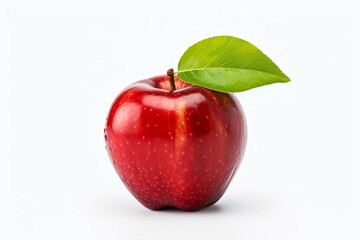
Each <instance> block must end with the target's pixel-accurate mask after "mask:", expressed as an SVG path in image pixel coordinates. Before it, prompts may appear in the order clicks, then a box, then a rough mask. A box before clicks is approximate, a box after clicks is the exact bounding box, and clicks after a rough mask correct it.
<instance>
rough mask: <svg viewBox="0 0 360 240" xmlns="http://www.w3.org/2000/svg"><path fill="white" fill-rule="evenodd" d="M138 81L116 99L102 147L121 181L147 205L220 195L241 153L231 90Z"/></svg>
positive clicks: (197, 205) (193, 203)
mask: <svg viewBox="0 0 360 240" xmlns="http://www.w3.org/2000/svg"><path fill="white" fill-rule="evenodd" d="M175 85H176V90H175V91H173V92H172V91H170V83H169V81H168V77H167V76H157V77H153V78H149V79H146V80H142V81H138V82H135V83H134V84H132V85H130V86H129V87H128V88H126V89H125V90H124V91H123V92H121V93H120V94H119V95H118V96H117V98H116V99H115V101H114V102H113V104H112V106H111V109H110V112H109V114H108V118H107V120H106V126H105V130H104V132H105V141H106V149H107V151H108V154H109V156H110V159H111V161H112V163H113V166H114V167H115V169H116V171H117V173H118V175H119V176H120V178H121V180H122V182H123V183H124V184H125V186H126V187H127V189H128V190H129V191H130V192H131V193H132V194H133V195H134V197H135V198H136V199H137V200H138V201H139V202H140V203H141V204H143V205H144V206H145V207H147V208H149V209H152V210H156V209H163V208H168V207H175V208H178V209H182V210H187V211H194V210H198V209H201V208H203V207H206V206H209V205H212V204H214V203H216V202H217V201H218V200H219V199H220V198H221V196H222V195H223V194H224V192H225V190H226V188H227V187H228V185H229V183H230V181H231V179H232V178H233V176H234V174H235V172H236V170H237V168H238V166H239V164H240V162H241V159H242V157H243V155H244V152H245V146H246V140H247V129H246V120H245V116H244V113H243V110H242V107H241V105H240V103H239V102H238V101H237V99H236V97H235V96H234V95H233V94H229V93H222V92H216V91H212V90H209V89H206V88H203V87H198V86H194V85H190V84H187V83H185V82H182V81H180V80H179V79H178V78H177V76H175Z"/></svg>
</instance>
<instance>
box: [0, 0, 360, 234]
mask: <svg viewBox="0 0 360 240" xmlns="http://www.w3.org/2000/svg"><path fill="white" fill-rule="evenodd" d="M356 15H357V16H356ZM0 17H1V19H0V27H1V32H0V43H1V44H0V45H1V49H0V55H1V56H0V57H1V61H2V62H1V65H0V73H1V75H0V81H1V87H0V91H1V92H0V98H1V114H0V116H1V120H0V121H1V124H0V131H1V136H0V140H1V151H0V154H1V155H0V164H1V165H0V187H1V192H0V239H89V240H90V239H105V240H106V239H250V240H251V239H276V240H281V239H299V240H300V239H359V232H358V230H357V229H356V227H357V228H358V227H359V225H360V223H359V202H360V199H359V194H358V193H359V192H358V189H359V188H360V187H359V160H360V159H359V154H358V152H355V151H356V149H355V147H357V148H358V147H359V145H356V144H355V142H357V143H358V142H359V141H358V140H359V138H358V132H359V128H358V127H357V126H355V124H358V123H359V122H360V120H359V115H358V113H359V110H358V108H359V105H357V107H355V99H357V100H359V97H358V96H356V95H358V91H359V88H358V87H359V84H358V81H359V79H358V78H357V79H355V74H357V72H358V69H359V64H358V63H359V62H357V65H355V61H356V60H357V59H355V51H358V50H359V48H358V44H359V42H360V40H359V35H358V34H357V33H358V32H359V30H358V29H359V24H357V21H358V20H359V2H358V1H351V0H347V1H325V0H324V1H312V0H311V1H310V0H309V1H305V0H303V1H286V0H275V1H239V0H234V1H230V0H222V1H196V2H195V1H190V0H181V1H172V2H170V1H155V0H152V1H142V2H140V1H115V0H114V1H106V0H105V1H95V0H88V1H85V0H76V1H73V0H67V1H65V0H64V1H48V0H43V1H41V0H33V1H25V0H23V1H20V0H14V1H7V2H6V1H5V2H4V1H1V3H0ZM222 34H229V35H234V36H238V37H241V38H244V39H246V40H248V41H250V42H252V43H254V44H255V45H256V46H258V47H259V48H260V49H262V50H263V51H264V52H265V53H266V54H267V55H268V56H269V57H271V58H272V59H273V60H274V62H275V63H277V64H278V65H279V66H280V68H281V69H282V70H283V71H284V72H285V73H286V74H287V75H288V76H289V77H290V78H291V79H292V82H290V83H288V84H277V85H272V86H267V87H263V88H258V89H254V90H251V91H248V92H243V93H239V94H236V95H237V97H238V98H239V100H240V101H241V103H242V105H243V108H244V110H245V112H246V116H247V120H248V128H249V129H248V130H249V141H248V148H247V152H246V156H245V159H244V161H243V164H242V166H241V167H240V169H239V171H238V173H237V175H236V177H235V179H234V180H233V182H232V184H231V186H230V187H229V189H228V191H227V192H226V194H225V195H224V197H223V198H222V199H221V200H220V201H219V202H218V203H217V204H216V205H214V206H212V207H209V208H207V209H204V210H202V211H199V212H191V213H189V212H180V211H173V210H172V211H169V210H168V211H150V210H147V209H145V208H144V207H142V206H141V205H140V204H139V203H138V202H137V201H136V200H135V199H134V198H133V197H132V196H131V195H130V194H129V193H128V191H127V190H126V189H125V187H124V186H123V184H122V183H121V182H120V180H119V178H118V176H117V175H116V174H115V171H114V170H113V168H112V166H111V164H110V161H109V159H108V156H107V153H106V151H105V148H104V140H103V126H104V123H105V118H106V114H107V111H108V109H109V107H110V104H111V102H112V100H113V99H114V98H115V97H116V95H117V94H118V93H119V92H120V91H121V90H122V89H123V88H124V87H125V86H127V85H128V84H130V83H132V82H133V81H136V80H140V79H143V78H147V77H151V76H155V75H159V74H164V73H165V72H166V70H167V69H168V68H170V67H176V66H177V62H178V60H179V58H180V56H181V54H182V53H183V52H184V51H185V50H186V48H187V47H188V46H190V45H191V44H193V43H195V42H197V41H199V40H201V39H203V38H206V37H210V36H214V35H222ZM355 66H356V67H355ZM357 76H358V74H357ZM355 81H357V82H356V83H355Z"/></svg>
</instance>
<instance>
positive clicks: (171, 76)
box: [167, 68, 176, 92]
mask: <svg viewBox="0 0 360 240" xmlns="http://www.w3.org/2000/svg"><path fill="white" fill-rule="evenodd" d="M167 76H168V79H169V82H170V87H171V92H173V91H175V90H176V88H175V80H174V69H172V68H170V69H169V70H167Z"/></svg>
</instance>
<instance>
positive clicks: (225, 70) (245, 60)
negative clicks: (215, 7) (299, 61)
mask: <svg viewBox="0 0 360 240" xmlns="http://www.w3.org/2000/svg"><path fill="white" fill-rule="evenodd" d="M177 75H178V77H179V78H180V79H181V80H183V81H185V82H188V83H191V84H194V85H198V86H202V87H205V88H209V89H212V90H216V91H221V92H241V91H245V90H249V89H251V88H255V87H260V86H264V85H268V84H272V83H283V82H289V81H290V79H289V78H288V77H287V76H286V75H285V74H284V73H283V72H282V71H281V70H280V69H279V68H278V67H277V66H276V65H275V63H274V62H273V61H272V60H271V59H270V58H269V57H267V56H266V55H265V54H264V53H263V52H261V51H260V50H259V49H258V48H257V47H255V46H254V45H252V44H251V43H249V42H247V41H245V40H242V39H240V38H236V37H232V36H217V37H211V38H207V39H204V40H202V41H200V42H198V43H196V44H194V45H192V46H191V47H190V48H188V49H187V50H186V51H185V53H184V54H183V56H182V57H181V59H180V61H179V65H178V72H177Z"/></svg>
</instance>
